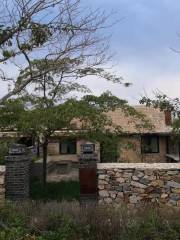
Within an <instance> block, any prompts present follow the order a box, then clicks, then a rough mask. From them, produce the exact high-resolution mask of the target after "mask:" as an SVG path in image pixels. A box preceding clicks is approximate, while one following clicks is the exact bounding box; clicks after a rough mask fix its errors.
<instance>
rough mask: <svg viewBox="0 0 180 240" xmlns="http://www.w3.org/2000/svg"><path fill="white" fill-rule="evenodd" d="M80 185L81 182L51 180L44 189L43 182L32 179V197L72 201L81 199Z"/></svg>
mask: <svg viewBox="0 0 180 240" xmlns="http://www.w3.org/2000/svg"><path fill="white" fill-rule="evenodd" d="M79 195H80V186H79V182H74V181H68V182H57V183H56V182H49V183H47V184H46V188H45V189H44V188H43V186H42V183H41V182H40V181H38V180H32V181H31V185H30V197H31V199H33V200H43V201H49V200H56V201H62V200H67V201H72V200H79Z"/></svg>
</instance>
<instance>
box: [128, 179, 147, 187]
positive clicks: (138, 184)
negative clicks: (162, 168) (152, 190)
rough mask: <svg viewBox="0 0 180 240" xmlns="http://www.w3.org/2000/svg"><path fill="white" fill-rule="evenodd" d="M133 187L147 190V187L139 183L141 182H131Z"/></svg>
mask: <svg viewBox="0 0 180 240" xmlns="http://www.w3.org/2000/svg"><path fill="white" fill-rule="evenodd" d="M131 186H133V187H136V188H146V187H147V186H146V185H144V184H142V183H139V182H135V181H131Z"/></svg>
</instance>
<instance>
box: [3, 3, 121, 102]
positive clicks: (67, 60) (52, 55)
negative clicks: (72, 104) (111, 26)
mask: <svg viewBox="0 0 180 240" xmlns="http://www.w3.org/2000/svg"><path fill="white" fill-rule="evenodd" d="M0 3H1V5H0V13H1V14H0V64H1V66H0V81H1V82H2V81H8V82H10V86H11V88H10V90H9V91H8V92H7V93H5V94H4V96H3V97H2V98H1V99H0V103H1V104H2V103H3V102H4V101H5V100H7V99H8V98H11V97H12V96H15V95H17V94H19V93H21V92H22V91H23V90H25V89H26V88H27V86H29V85H30V84H31V83H33V84H36V83H37V82H38V81H39V80H42V77H46V78H48V79H50V78H51V77H53V78H54V79H56V90H58V88H59V87H60V86H61V84H62V81H63V80H66V81H71V82H73V81H76V80H77V78H82V77H85V76H87V75H98V76H100V77H103V78H105V79H107V80H111V81H115V82H121V80H122V78H121V77H120V78H119V77H116V76H114V75H112V74H109V73H107V72H106V71H105V70H104V68H102V66H103V64H105V63H106V62H107V61H108V60H109V55H108V54H107V49H108V41H107V37H105V36H102V31H101V30H102V29H103V28H105V27H107V22H108V18H109V16H107V15H105V13H104V12H102V11H101V10H99V9H98V10H95V11H91V10H87V9H83V8H82V6H81V3H80V0H0ZM12 65H13V66H15V67H16V69H17V73H16V74H15V73H13V72H11V71H10V73H11V74H9V73H7V71H5V69H4V66H6V69H7V67H8V69H11V68H12ZM57 92H58V91H57ZM53 94H54V95H56V91H54V93H53Z"/></svg>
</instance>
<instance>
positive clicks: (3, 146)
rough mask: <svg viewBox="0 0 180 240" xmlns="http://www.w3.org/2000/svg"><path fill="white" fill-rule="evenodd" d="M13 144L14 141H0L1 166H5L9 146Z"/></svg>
mask: <svg viewBox="0 0 180 240" xmlns="http://www.w3.org/2000/svg"><path fill="white" fill-rule="evenodd" d="M12 143H13V140H12V139H1V141H0V165H1V164H5V156H6V155H7V154H8V149H9V146H10V145H11V144H12Z"/></svg>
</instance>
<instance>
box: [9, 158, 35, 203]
mask: <svg viewBox="0 0 180 240" xmlns="http://www.w3.org/2000/svg"><path fill="white" fill-rule="evenodd" d="M30 162H31V157H30V156H28V155H9V156H7V157H6V178H5V187H6V198H7V199H10V200H25V199H27V198H29V179H30Z"/></svg>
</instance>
